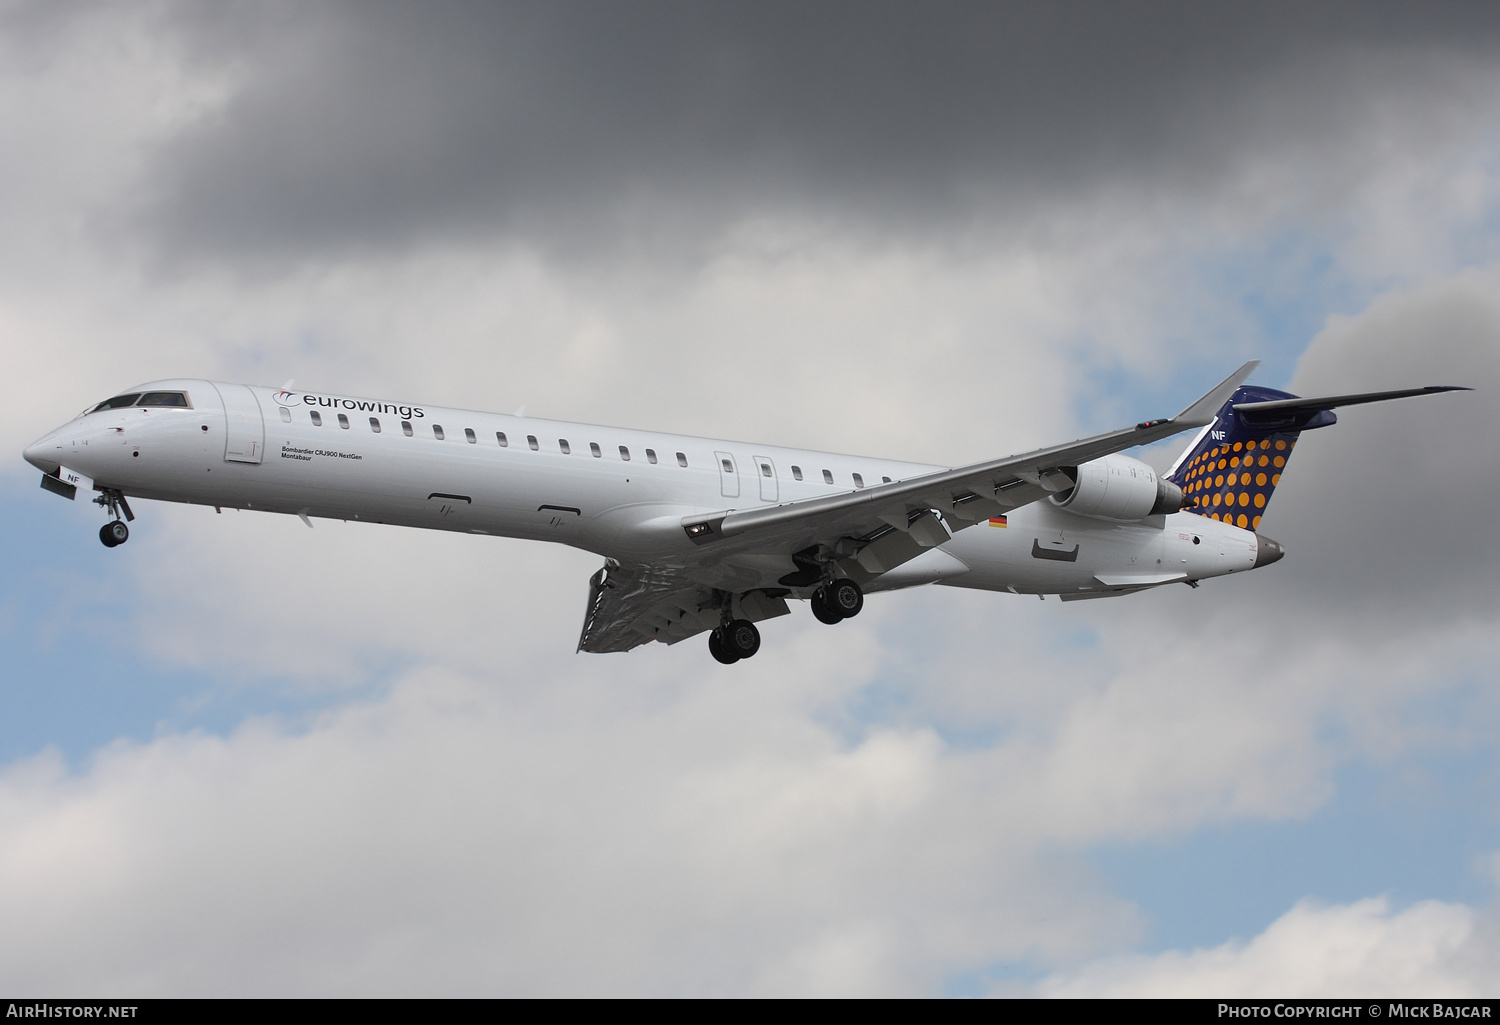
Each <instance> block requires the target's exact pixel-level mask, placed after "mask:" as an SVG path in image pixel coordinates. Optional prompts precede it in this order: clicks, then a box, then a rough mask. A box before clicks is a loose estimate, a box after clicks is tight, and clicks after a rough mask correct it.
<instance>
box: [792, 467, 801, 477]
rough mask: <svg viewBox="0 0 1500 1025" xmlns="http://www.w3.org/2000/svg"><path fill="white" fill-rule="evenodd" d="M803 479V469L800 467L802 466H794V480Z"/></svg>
mask: <svg viewBox="0 0 1500 1025" xmlns="http://www.w3.org/2000/svg"><path fill="white" fill-rule="evenodd" d="M801 479H802V467H800V466H793V467H792V480H801Z"/></svg>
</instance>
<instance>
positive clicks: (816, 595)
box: [808, 587, 844, 626]
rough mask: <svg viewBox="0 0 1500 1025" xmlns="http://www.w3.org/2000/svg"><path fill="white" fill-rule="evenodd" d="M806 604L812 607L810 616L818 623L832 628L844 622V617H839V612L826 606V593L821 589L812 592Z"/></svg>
mask: <svg viewBox="0 0 1500 1025" xmlns="http://www.w3.org/2000/svg"><path fill="white" fill-rule="evenodd" d="M808 604H809V605H811V606H812V614H813V616H814V617H815V618H816V619H817V621H818V622H819V623H827V624H828V625H829V626H832V625H833V624H835V623H842V622H843V621H844V617H843V616H841V615H839V610H838V609H836V608H834V607H833V606H831V605H829V604H828V592H827V591H826V590H825V589H823V588H821V587H820V588H818V589H817V590H816V591H814V592H813V595H812V599H811V600H810V601H809V602H808Z"/></svg>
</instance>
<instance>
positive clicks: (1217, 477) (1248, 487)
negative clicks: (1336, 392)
mask: <svg viewBox="0 0 1500 1025" xmlns="http://www.w3.org/2000/svg"><path fill="white" fill-rule="evenodd" d="M1294 398H1296V396H1294V395H1289V394H1287V393H1286V392H1282V391H1277V390H1275V389H1274V388H1255V387H1249V386H1247V387H1242V388H1240V389H1239V390H1238V391H1236V392H1235V393H1234V395H1233V396H1231V397H1230V399H1229V401H1228V402H1226V403H1224V405H1223V406H1221V407H1220V408H1219V412H1218V415H1217V416H1215V417H1214V422H1213V423H1211V424H1209V425H1208V426H1207V427H1206V428H1204V430H1203V432H1202V433H1201V434H1199V435H1198V437H1197V438H1196V439H1194V442H1193V445H1192V446H1191V447H1190V448H1189V449H1188V451H1187V452H1186V453H1185V454H1184V455H1183V456H1182V458H1181V459H1179V460H1178V461H1177V465H1175V466H1173V467H1172V469H1171V471H1170V472H1168V474H1167V479H1168V480H1169V481H1171V482H1172V483H1174V484H1176V485H1177V486H1178V487H1180V488H1182V493H1183V496H1184V497H1185V498H1187V499H1188V501H1189V502H1190V503H1191V504H1190V505H1188V506H1186V507H1185V509H1184V511H1186V512H1191V513H1197V514H1198V515H1199V516H1207V517H1209V518H1210V519H1215V520H1220V521H1222V522H1225V523H1232V524H1234V525H1235V526H1236V527H1245V528H1246V529H1249V530H1255V529H1257V528H1258V527H1259V526H1260V518H1261V516H1263V515H1264V514H1265V511H1266V505H1267V504H1268V503H1269V502H1270V501H1271V494H1272V492H1274V491H1275V490H1276V485H1278V484H1280V483H1281V473H1282V471H1283V470H1284V469H1285V468H1286V461H1287V460H1288V459H1290V458H1291V455H1292V449H1294V448H1296V446H1297V438H1298V437H1300V436H1301V434H1302V432H1303V431H1310V430H1315V429H1316V428H1319V427H1328V426H1330V425H1331V424H1334V423H1337V422H1338V417H1336V416H1335V415H1334V414H1333V412H1332V411H1331V410H1327V409H1319V410H1309V411H1308V412H1307V413H1306V414H1305V415H1301V416H1284V417H1280V418H1277V421H1276V422H1274V423H1272V422H1267V421H1268V420H1270V418H1268V417H1265V416H1259V417H1257V416H1255V415H1254V414H1250V413H1246V412H1242V411H1236V410H1235V408H1234V407H1235V405H1236V404H1238V403H1252V402H1274V401H1278V400H1283V399H1294Z"/></svg>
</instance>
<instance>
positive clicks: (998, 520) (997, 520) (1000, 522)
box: [990, 516, 1009, 527]
mask: <svg viewBox="0 0 1500 1025" xmlns="http://www.w3.org/2000/svg"><path fill="white" fill-rule="evenodd" d="M1008 525H1009V524H1007V523H1006V522H1005V517H1004V516H991V517H990V526H992V527H1004V526H1008Z"/></svg>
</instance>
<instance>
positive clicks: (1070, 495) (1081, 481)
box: [1052, 455, 1184, 520]
mask: <svg viewBox="0 0 1500 1025" xmlns="http://www.w3.org/2000/svg"><path fill="white" fill-rule="evenodd" d="M1076 472H1077V481H1076V483H1075V484H1074V485H1073V486H1072V487H1071V488H1069V489H1068V490H1067V491H1064V492H1063V493H1062V494H1060V495H1053V496H1052V503H1053V504H1054V505H1056V506H1057V507H1058V508H1060V509H1066V510H1068V512H1073V513H1078V514H1079V515H1080V516H1098V517H1101V518H1103V519H1107V520H1141V519H1145V518H1146V517H1147V516H1160V515H1163V514H1165V513H1174V512H1177V511H1178V510H1179V509H1181V508H1182V507H1183V504H1184V502H1183V497H1182V489H1181V488H1179V487H1178V486H1177V485H1176V484H1173V483H1172V482H1171V481H1168V480H1163V479H1162V478H1161V477H1160V476H1158V475H1157V473H1156V471H1155V470H1153V469H1151V467H1149V466H1147V465H1146V464H1145V463H1143V462H1141V461H1140V460H1139V459H1131V458H1130V457H1129V456H1121V455H1113V456H1105V457H1104V458H1103V459H1095V460H1093V461H1092V462H1088V463H1084V464H1083V465H1081V466H1079V467H1078V469H1077V471H1076Z"/></svg>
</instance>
